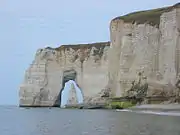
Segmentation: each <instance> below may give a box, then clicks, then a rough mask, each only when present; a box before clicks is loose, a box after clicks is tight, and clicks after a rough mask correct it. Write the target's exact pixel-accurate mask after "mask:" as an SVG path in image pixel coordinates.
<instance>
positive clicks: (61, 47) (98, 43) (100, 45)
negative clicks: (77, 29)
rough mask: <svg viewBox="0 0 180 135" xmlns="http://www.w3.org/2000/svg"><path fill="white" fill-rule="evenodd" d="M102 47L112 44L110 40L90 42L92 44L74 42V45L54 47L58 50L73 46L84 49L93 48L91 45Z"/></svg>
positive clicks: (73, 47)
mask: <svg viewBox="0 0 180 135" xmlns="http://www.w3.org/2000/svg"><path fill="white" fill-rule="evenodd" d="M93 46H94V47H96V48H100V47H102V46H110V42H97V43H90V44H72V45H61V46H60V47H57V48H54V49H55V50H57V51H60V50H62V49H67V48H72V49H79V48H81V49H83V48H91V47H93Z"/></svg>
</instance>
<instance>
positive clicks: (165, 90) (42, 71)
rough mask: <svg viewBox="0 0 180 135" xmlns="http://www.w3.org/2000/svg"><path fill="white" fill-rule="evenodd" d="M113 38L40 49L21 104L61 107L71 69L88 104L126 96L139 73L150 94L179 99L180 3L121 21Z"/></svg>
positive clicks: (117, 21) (115, 25) (117, 20)
mask: <svg viewBox="0 0 180 135" xmlns="http://www.w3.org/2000/svg"><path fill="white" fill-rule="evenodd" d="M110 36H111V37H110V40H111V42H110V43H109V42H106V43H95V44H84V45H82V44H81V45H66V46H65V45H63V46H61V47H59V48H55V49H53V48H45V49H39V50H38V51H37V53H36V56H35V59H34V61H33V63H32V64H31V66H30V67H29V69H28V70H27V71H26V74H25V79H24V82H23V84H22V85H21V88H20V105H21V106H27V105H29V106H46V105H47V106H53V105H54V104H57V105H58V104H60V103H59V102H60V101H59V95H60V93H61V92H60V91H61V89H62V87H63V85H64V83H65V82H66V81H67V80H68V78H69V77H65V76H66V73H67V72H66V71H68V74H69V72H75V74H76V77H75V78H74V80H75V81H76V83H77V84H78V85H79V87H80V89H81V90H82V92H83V96H84V102H85V103H91V102H92V103H94V102H100V101H102V100H104V99H105V98H107V97H122V96H125V95H126V94H127V91H128V90H130V89H131V87H132V82H133V81H135V82H137V80H138V73H139V72H143V75H144V76H145V77H146V79H145V81H146V83H145V84H147V85H148V89H146V90H147V95H148V96H153V95H160V96H161V95H162V96H173V95H176V96H177V93H178V95H179V82H180V81H179V82H178V74H179V72H180V4H179V3H178V4H176V5H174V6H171V7H166V8H160V9H155V10H149V11H143V12H137V13H131V14H128V15H126V16H121V17H117V18H115V19H113V20H112V21H111V23H110ZM109 44H110V46H109ZM70 76H72V74H71V75H70ZM70 78H71V77H70ZM71 79H72V78H71ZM136 84H137V83H136ZM144 86H145V85H144ZM146 90H145V91H146ZM145 95H146V94H145Z"/></svg>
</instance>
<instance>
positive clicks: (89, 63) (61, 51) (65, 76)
mask: <svg viewBox="0 0 180 135" xmlns="http://www.w3.org/2000/svg"><path fill="white" fill-rule="evenodd" d="M108 48H109V42H102V43H94V44H84V45H83V44H80V45H62V46H61V47H59V48H50V47H48V48H45V49H39V50H38V51H37V52H36V55H35V59H34V61H33V62H32V64H31V65H30V67H29V68H28V69H27V71H26V73H25V78H24V82H23V84H22V85H21V87H20V92H19V97H20V106H53V105H57V106H59V105H60V95H61V90H62V89H63V88H64V83H65V82H66V81H68V80H69V79H71V80H75V81H76V83H77V84H78V85H79V86H80V88H81V90H82V93H83V96H84V99H85V101H84V102H89V101H88V100H90V99H91V101H92V102H93V101H94V100H95V99H96V98H97V97H100V96H101V95H98V94H99V93H100V92H101V91H102V89H103V88H104V87H105V86H106V84H107V82H108V76H107V71H108V68H107V67H108V66H107V50H108ZM69 100H70V99H69Z"/></svg>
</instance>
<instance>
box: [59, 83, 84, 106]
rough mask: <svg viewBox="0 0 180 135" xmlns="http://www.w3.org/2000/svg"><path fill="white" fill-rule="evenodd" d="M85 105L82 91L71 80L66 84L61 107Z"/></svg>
mask: <svg viewBox="0 0 180 135" xmlns="http://www.w3.org/2000/svg"><path fill="white" fill-rule="evenodd" d="M82 103H83V95H82V92H81V89H80V88H79V87H78V85H77V84H76V82H75V81H73V80H69V81H68V82H66V83H65V86H64V89H63V90H62V93H61V107H65V105H77V104H82Z"/></svg>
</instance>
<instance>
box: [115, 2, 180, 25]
mask: <svg viewBox="0 0 180 135" xmlns="http://www.w3.org/2000/svg"><path fill="white" fill-rule="evenodd" d="M174 8H180V3H177V4H175V5H173V6H170V7H164V8H158V9H152V10H146V11H139V12H134V13H130V14H127V15H125V16H120V17H116V18H114V19H113V20H112V21H114V20H118V19H122V20H124V22H127V23H128V22H129V23H135V22H136V24H144V23H148V24H150V25H152V26H157V27H158V26H159V24H160V16H161V15H162V14H163V13H165V12H169V11H172V10H173V9H174Z"/></svg>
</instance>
